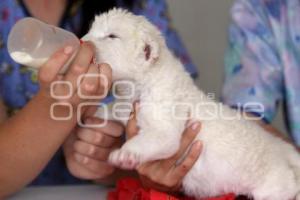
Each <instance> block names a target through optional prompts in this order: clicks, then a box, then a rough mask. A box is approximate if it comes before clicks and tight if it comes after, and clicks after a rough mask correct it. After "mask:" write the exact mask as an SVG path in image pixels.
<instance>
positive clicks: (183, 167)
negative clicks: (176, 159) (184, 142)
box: [168, 141, 202, 182]
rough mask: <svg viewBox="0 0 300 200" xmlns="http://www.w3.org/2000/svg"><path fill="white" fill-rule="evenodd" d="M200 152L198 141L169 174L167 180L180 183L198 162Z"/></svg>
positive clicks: (200, 146)
mask: <svg viewBox="0 0 300 200" xmlns="http://www.w3.org/2000/svg"><path fill="white" fill-rule="evenodd" d="M201 151H202V143H201V142H200V141H196V142H195V143H194V144H193V145H192V147H191V149H190V151H189V153H188V154H187V156H186V158H185V159H184V160H183V161H182V162H181V163H180V164H178V165H177V166H176V167H175V168H174V170H173V171H172V173H170V174H169V176H168V177H169V179H172V180H177V181H178V182H181V181H182V179H183V178H184V177H185V175H186V174H187V173H188V172H189V171H190V169H191V168H192V167H193V166H194V164H195V162H196V161H197V160H198V158H199V156H200V154H201Z"/></svg>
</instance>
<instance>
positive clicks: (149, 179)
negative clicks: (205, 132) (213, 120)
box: [126, 105, 202, 192]
mask: <svg viewBox="0 0 300 200" xmlns="http://www.w3.org/2000/svg"><path fill="white" fill-rule="evenodd" d="M134 108H135V109H134V111H133V112H132V114H131V116H130V120H129V122H128V124H127V127H126V134H127V138H128V139H129V140H130V138H132V137H134V136H135V135H137V133H138V127H137V124H136V113H137V112H138V111H137V106H136V105H135V106H134ZM187 124H189V125H188V127H187V128H186V130H185V131H184V133H183V136H182V139H181V145H180V148H179V150H178V151H177V153H176V154H175V155H174V156H172V157H171V158H168V159H165V160H158V161H153V162H149V163H144V164H141V165H140V166H138V168H137V172H138V174H139V176H140V179H141V182H142V184H143V186H144V187H146V188H152V189H156V190H159V191H163V192H178V191H179V190H180V187H181V184H182V180H183V178H184V177H185V175H186V174H187V173H188V172H189V170H190V169H191V168H192V167H193V165H194V163H195V162H196V161H197V159H198V157H199V156H200V154H201V150H202V143H201V142H200V141H195V142H193V141H194V139H195V138H196V136H197V134H198V133H199V131H200V129H201V124H200V123H199V122H195V123H192V124H190V123H187ZM189 146H191V147H190V150H189V151H188V153H187V155H186V156H184V155H185V152H186V151H187V150H188V148H189ZM183 156H184V158H183V159H181V158H182V157H183Z"/></svg>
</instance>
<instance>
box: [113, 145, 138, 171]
mask: <svg viewBox="0 0 300 200" xmlns="http://www.w3.org/2000/svg"><path fill="white" fill-rule="evenodd" d="M108 161H109V163H111V164H112V165H114V166H116V167H119V168H122V169H126V170H131V169H135V168H136V167H137V166H138V164H139V163H140V161H139V156H138V155H137V154H135V153H132V152H130V151H127V150H122V149H117V150H114V151H113V152H111V153H110V155H109V158H108Z"/></svg>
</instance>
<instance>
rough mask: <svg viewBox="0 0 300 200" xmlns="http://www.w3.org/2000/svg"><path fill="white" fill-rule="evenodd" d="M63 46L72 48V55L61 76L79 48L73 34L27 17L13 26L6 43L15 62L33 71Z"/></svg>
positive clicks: (77, 40)
mask: <svg viewBox="0 0 300 200" xmlns="http://www.w3.org/2000/svg"><path fill="white" fill-rule="evenodd" d="M65 46H72V47H73V49H74V53H73V55H72V56H71V57H70V59H69V61H68V62H67V63H66V64H65V66H63V68H62V69H61V71H60V73H61V74H63V73H65V72H66V70H67V68H68V65H69V64H70V63H71V61H72V60H73V58H74V57H75V55H76V53H77V51H78V49H79V46H80V41H79V39H78V38H77V37H76V36H75V35H74V34H73V33H71V32H68V31H66V30H63V29H61V28H58V27H55V26H52V25H49V24H46V23H44V22H41V21H39V20H37V19H35V18H32V17H27V18H24V19H21V20H19V21H18V22H17V23H16V24H15V25H14V27H13V28H12V30H11V31H10V33H9V36H8V43H7V48H8V52H9V54H10V56H11V57H12V59H13V60H14V61H15V62H17V63H19V64H22V65H26V66H28V67H31V68H34V69H38V68H39V67H41V66H42V65H43V64H44V63H45V62H46V61H47V60H48V59H49V57H50V56H51V55H52V54H53V53H54V52H55V51H57V50H58V49H61V48H63V47H65Z"/></svg>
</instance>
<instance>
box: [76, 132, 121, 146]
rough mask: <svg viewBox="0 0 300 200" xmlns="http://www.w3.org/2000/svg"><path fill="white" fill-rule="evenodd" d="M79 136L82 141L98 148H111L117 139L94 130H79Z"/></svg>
mask: <svg viewBox="0 0 300 200" xmlns="http://www.w3.org/2000/svg"><path fill="white" fill-rule="evenodd" d="M77 136H78V138H79V139H80V140H82V141H84V142H86V143H89V144H91V145H96V146H98V147H104V148H110V147H112V146H113V144H114V143H115V142H116V140H117V138H114V137H111V136H109V135H106V134H104V133H102V132H99V131H94V130H93V129H86V128H85V129H79V130H78V132H77Z"/></svg>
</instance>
